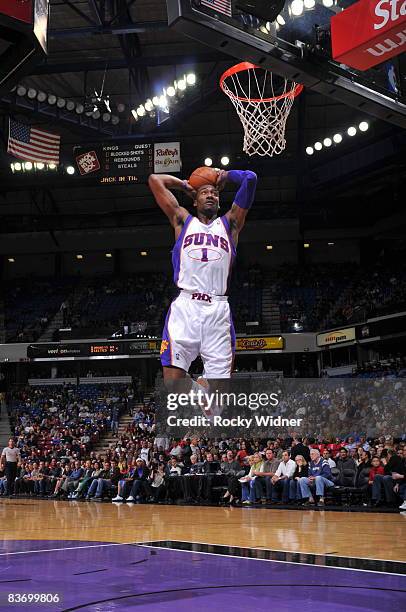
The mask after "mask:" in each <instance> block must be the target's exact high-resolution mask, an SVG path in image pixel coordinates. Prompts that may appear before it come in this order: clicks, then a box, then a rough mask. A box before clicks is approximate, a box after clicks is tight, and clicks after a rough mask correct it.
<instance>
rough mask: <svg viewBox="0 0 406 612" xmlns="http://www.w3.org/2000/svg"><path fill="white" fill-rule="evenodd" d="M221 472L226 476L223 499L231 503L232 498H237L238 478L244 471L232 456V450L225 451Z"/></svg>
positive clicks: (238, 490) (238, 489) (238, 492)
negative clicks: (225, 489)
mask: <svg viewBox="0 0 406 612" xmlns="http://www.w3.org/2000/svg"><path fill="white" fill-rule="evenodd" d="M220 469H221V472H222V474H224V475H225V476H226V477H227V491H226V492H225V494H224V496H223V500H224V501H227V503H230V504H232V503H233V501H234V500H237V499H238V498H239V494H240V485H239V482H238V479H239V478H241V476H244V474H245V472H244V471H243V470H241V465H240V462H239V461H237V459H236V458H235V457H234V453H233V451H232V450H228V451H227V453H226V460H225V462H224V463H222V464H221V466H220Z"/></svg>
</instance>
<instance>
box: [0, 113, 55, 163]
mask: <svg viewBox="0 0 406 612" xmlns="http://www.w3.org/2000/svg"><path fill="white" fill-rule="evenodd" d="M60 142H61V137H60V136H58V135H56V134H51V133H50V132H45V131H44V130H38V129H37V128H33V127H30V126H28V125H24V124H23V123H18V121H13V120H12V119H10V125H9V132H8V144H7V153H11V155H14V157H18V158H19V159H23V160H24V161H32V162H43V163H45V164H58V163H59V147H60Z"/></svg>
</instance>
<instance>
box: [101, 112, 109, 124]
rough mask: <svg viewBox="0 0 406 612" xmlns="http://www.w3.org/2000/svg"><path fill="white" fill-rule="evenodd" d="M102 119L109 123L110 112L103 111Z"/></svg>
mask: <svg viewBox="0 0 406 612" xmlns="http://www.w3.org/2000/svg"><path fill="white" fill-rule="evenodd" d="M102 119H103V121H104V122H105V123H108V122H109V121H110V119H111V115H110V113H103V116H102Z"/></svg>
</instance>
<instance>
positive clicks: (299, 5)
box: [290, 0, 304, 17]
mask: <svg viewBox="0 0 406 612" xmlns="http://www.w3.org/2000/svg"><path fill="white" fill-rule="evenodd" d="M303 10H304V5H303V0H293V2H292V4H291V5H290V11H291V13H292V15H294V16H295V17H299V16H300V15H301V14H302V13H303Z"/></svg>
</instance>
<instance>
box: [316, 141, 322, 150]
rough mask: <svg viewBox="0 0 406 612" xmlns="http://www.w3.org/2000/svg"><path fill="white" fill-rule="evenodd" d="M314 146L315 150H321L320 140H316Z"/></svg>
mask: <svg viewBox="0 0 406 612" xmlns="http://www.w3.org/2000/svg"><path fill="white" fill-rule="evenodd" d="M314 148H315V149H316V151H321V150H322V148H323V145H322V144H321V142H316V143H315V145H314Z"/></svg>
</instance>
